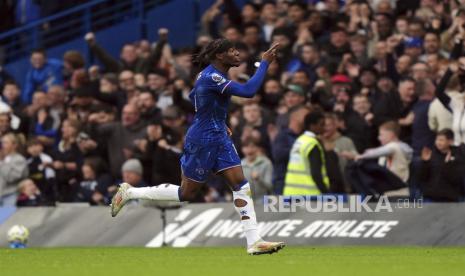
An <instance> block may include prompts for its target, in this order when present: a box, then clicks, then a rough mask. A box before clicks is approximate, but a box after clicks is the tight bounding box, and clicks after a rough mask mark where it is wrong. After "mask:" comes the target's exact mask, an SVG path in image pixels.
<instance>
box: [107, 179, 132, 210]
mask: <svg viewBox="0 0 465 276" xmlns="http://www.w3.org/2000/svg"><path fill="white" fill-rule="evenodd" d="M129 188H132V186H131V185H130V184H129V183H122V184H121V185H120V186H119V188H118V191H117V192H116V194H115V195H114V196H113V198H112V199H111V204H110V208H111V216H112V217H116V215H117V214H118V213H119V211H120V210H121V209H122V208H123V206H124V205H125V204H126V203H127V202H128V201H129V198H128V193H127V191H128V189H129Z"/></svg>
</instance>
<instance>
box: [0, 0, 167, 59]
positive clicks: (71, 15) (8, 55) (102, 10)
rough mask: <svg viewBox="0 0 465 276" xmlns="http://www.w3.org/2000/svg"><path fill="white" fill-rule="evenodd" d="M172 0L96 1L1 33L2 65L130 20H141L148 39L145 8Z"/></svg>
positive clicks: (93, 0) (141, 26)
mask: <svg viewBox="0 0 465 276" xmlns="http://www.w3.org/2000/svg"><path fill="white" fill-rule="evenodd" d="M168 1H169V0H92V1H89V2H88V3H85V4H81V5H78V6H75V7H72V8H70V9H67V10H65V11H62V12H59V13H57V14H54V15H51V16H48V17H45V18H41V19H39V20H36V21H33V22H30V23H27V24H26V25H23V26H20V27H17V28H15V29H12V30H9V31H7V32H3V33H0V48H1V53H2V55H3V56H0V64H2V63H4V64H6V63H9V62H11V61H14V60H16V59H18V58H21V57H24V56H27V55H29V54H30V52H31V50H33V49H36V48H48V47H51V46H58V45H60V44H62V43H65V42H67V41H70V40H72V39H75V38H77V37H82V36H83V35H84V34H85V33H87V32H90V31H93V32H96V31H99V30H102V29H105V28H107V27H110V26H112V25H114V24H116V23H121V22H124V21H125V20H129V19H138V20H139V26H140V28H141V29H140V30H141V32H140V33H141V34H142V37H141V38H145V11H146V10H148V9H152V8H154V7H155V6H157V5H159V4H162V3H166V2H168Z"/></svg>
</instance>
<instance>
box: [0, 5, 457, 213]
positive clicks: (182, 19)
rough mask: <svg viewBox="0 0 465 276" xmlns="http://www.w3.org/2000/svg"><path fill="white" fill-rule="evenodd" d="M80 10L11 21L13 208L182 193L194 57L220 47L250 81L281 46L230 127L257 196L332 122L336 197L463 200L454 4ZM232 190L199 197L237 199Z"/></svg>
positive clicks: (4, 163)
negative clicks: (146, 190)
mask: <svg viewBox="0 0 465 276" xmlns="http://www.w3.org/2000/svg"><path fill="white" fill-rule="evenodd" d="M39 2H41V1H39ZM43 2H50V1H43ZM51 2H53V1H51ZM58 2H59V1H57V3H58ZM61 2H63V1H61ZM61 2H60V3H61ZM64 2H68V1H64ZM74 2H76V3H73V4H74V5H71V6H66V7H62V6H60V7H48V8H44V7H41V6H40V7H38V8H43V10H40V13H39V14H40V17H41V18H40V19H37V20H29V21H20V20H16V22H13V21H14V20H13V21H12V22H10V24H9V25H6V26H1V28H2V30H3V31H4V32H3V33H1V34H0V45H2V46H0V53H1V64H3V66H2V67H1V71H0V89H1V92H2V95H1V96H2V97H1V101H0V136H1V137H2V139H1V141H2V142H1V152H0V204H2V205H4V206H11V205H18V206H48V205H55V204H56V203H57V202H87V203H89V204H91V205H107V204H108V203H109V201H110V199H111V197H112V196H113V195H114V193H115V191H116V187H117V185H118V184H119V183H121V182H122V181H125V182H130V183H131V184H133V185H136V186H154V185H158V184H161V183H165V182H168V183H173V184H176V185H180V168H179V157H180V155H181V153H182V150H183V137H184V134H185V132H186V130H187V127H188V126H189V124H190V123H191V122H192V119H193V114H194V109H193V107H192V105H191V103H190V101H189V98H188V93H189V91H190V90H191V88H192V86H193V83H194V81H195V77H196V75H197V74H198V73H199V72H200V71H201V69H202V68H200V67H199V64H195V63H193V62H192V56H193V55H196V54H197V53H199V51H200V50H201V49H202V47H203V46H205V45H206V44H207V43H208V42H209V41H211V40H212V39H215V38H219V37H225V38H227V39H229V40H231V41H233V42H235V43H236V47H237V49H238V50H239V51H240V53H241V58H242V60H243V63H242V64H241V65H240V66H239V67H237V68H233V69H231V70H230V72H229V73H230V76H229V77H230V79H232V80H234V81H237V82H244V81H247V80H248V79H249V78H250V76H251V75H252V74H253V72H254V70H255V69H256V67H257V62H258V61H259V60H260V56H261V54H262V52H263V50H266V49H267V47H268V46H269V45H270V44H271V43H272V42H279V43H280V49H279V53H278V62H276V63H273V64H272V65H271V66H270V69H269V71H268V73H267V77H266V81H265V83H264V85H263V87H262V88H261V89H260V91H259V93H258V95H257V96H255V97H254V98H252V99H247V100H244V99H238V98H233V99H232V101H233V103H234V104H233V108H232V109H231V110H230V113H229V119H228V120H229V127H230V128H231V129H232V132H233V135H232V139H233V141H234V143H235V146H236V148H237V149H239V150H240V152H239V154H240V155H241V157H243V158H244V159H243V164H244V167H245V168H246V170H247V171H246V174H247V176H248V178H249V180H250V182H251V185H252V187H254V188H253V190H254V191H255V192H256V193H257V194H258V197H261V196H262V195H266V194H281V193H282V192H283V188H284V186H285V185H286V180H285V176H286V171H287V165H288V161H289V153H290V150H291V148H292V145H293V143H294V141H295V140H296V138H297V137H298V136H299V135H300V134H301V133H302V132H303V131H304V130H305V129H304V120H303V118H304V117H305V115H306V114H307V113H309V112H313V111H322V112H324V113H325V118H326V120H325V123H326V125H325V131H324V133H323V135H321V136H320V137H318V138H319V139H320V140H321V144H322V145H324V149H325V156H326V158H325V160H326V161H325V162H324V163H323V165H324V166H325V167H326V171H327V172H328V177H329V181H330V187H329V191H328V192H329V193H338V194H364V195H367V194H372V195H380V194H386V195H389V196H393V197H396V196H397V197H399V196H400V197H411V198H422V197H424V198H425V200H427V201H453V202H463V200H464V198H465V169H464V168H465V150H464V142H465V113H464V112H463V110H465V109H464V108H465V107H464V106H465V98H464V97H463V96H464V94H463V93H462V92H463V90H464V89H465V56H464V57H462V52H463V48H464V46H463V41H464V40H465V9H464V8H463V7H461V6H459V5H458V4H457V3H456V2H455V1H450V2H447V3H445V2H442V1H439V2H435V1H391V0H374V1H346V3H343V2H344V1H337V0H326V1H317V0H314V1H286V0H277V1H250V2H246V1H232V0H217V1H194V0H188V1H179V0H172V1H157V0H135V1H131V0H127V1H126V0H123V1H111V0H95V1H87V2H86V3H84V4H78V2H84V1H74ZM420 2H421V3H420ZM9 8H12V7H9ZM13 8H14V7H13ZM31 18H34V16H33V15H31ZM13 26H15V27H14V28H12V27H13ZM222 181H223V180H222V179H220V178H217V177H215V176H212V177H211V179H210V180H209V185H208V186H206V187H205V188H204V190H203V191H202V193H201V194H199V195H198V196H197V198H196V200H195V202H222V201H230V200H231V193H230V191H228V190H227V189H225V187H226V185H223V184H224V183H222Z"/></svg>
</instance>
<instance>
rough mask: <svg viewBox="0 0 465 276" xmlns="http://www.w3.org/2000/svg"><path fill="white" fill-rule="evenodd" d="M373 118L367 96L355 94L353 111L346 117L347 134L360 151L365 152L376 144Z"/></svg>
mask: <svg viewBox="0 0 465 276" xmlns="http://www.w3.org/2000/svg"><path fill="white" fill-rule="evenodd" d="M373 118H374V115H373V113H372V112H371V104H370V101H369V100H368V98H367V96H365V95H362V94H357V95H355V96H354V97H353V99H352V112H350V113H349V114H348V115H347V117H346V135H347V137H349V138H350V139H352V141H353V142H354V144H355V147H356V149H357V151H358V152H364V151H365V150H366V149H367V148H372V147H374V145H375V141H374V140H375V131H374V130H373Z"/></svg>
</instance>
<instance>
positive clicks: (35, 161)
mask: <svg viewBox="0 0 465 276" xmlns="http://www.w3.org/2000/svg"><path fill="white" fill-rule="evenodd" d="M44 149H45V148H44V146H43V145H42V143H41V142H40V141H39V140H38V139H34V138H33V139H31V140H29V141H28V142H27V153H28V159H27V164H28V168H29V178H30V180H32V181H34V184H35V185H36V186H37V187H38V189H39V191H40V192H41V197H42V200H43V201H44V202H46V203H50V204H53V203H54V202H55V200H56V196H57V194H56V193H57V191H56V188H57V187H56V185H55V170H54V169H53V159H52V157H51V156H50V155H48V154H46V153H44Z"/></svg>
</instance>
